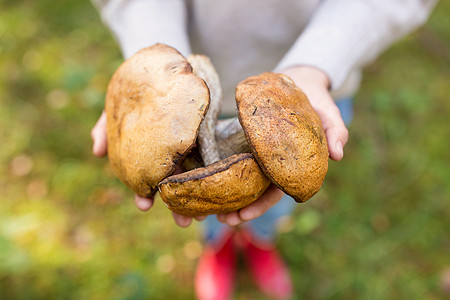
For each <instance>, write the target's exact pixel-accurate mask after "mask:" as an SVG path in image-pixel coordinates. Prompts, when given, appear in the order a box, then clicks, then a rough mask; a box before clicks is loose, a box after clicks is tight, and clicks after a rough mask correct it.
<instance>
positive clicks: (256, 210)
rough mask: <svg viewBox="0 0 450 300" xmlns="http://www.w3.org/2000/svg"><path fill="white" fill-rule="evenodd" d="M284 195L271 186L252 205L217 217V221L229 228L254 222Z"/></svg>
mask: <svg viewBox="0 0 450 300" xmlns="http://www.w3.org/2000/svg"><path fill="white" fill-rule="evenodd" d="M283 196H284V193H283V191H281V190H280V189H278V188H277V187H276V186H275V185H273V184H271V185H270V186H269V188H268V189H267V190H266V191H265V192H264V194H262V195H261V197H259V198H258V200H256V201H255V202H253V203H252V204H250V205H248V206H246V207H244V208H242V209H240V210H238V211H233V212H229V213H226V214H219V215H217V219H218V220H219V221H220V222H222V223H225V224H227V225H229V226H237V225H239V224H242V223H244V222H247V221H250V220H253V219H255V218H257V217H260V216H262V215H263V214H264V213H265V212H266V211H267V210H268V209H269V208H271V207H272V206H274V205H275V204H277V203H278V201H280V200H281V198H283Z"/></svg>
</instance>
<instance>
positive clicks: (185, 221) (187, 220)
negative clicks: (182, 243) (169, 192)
mask: <svg viewBox="0 0 450 300" xmlns="http://www.w3.org/2000/svg"><path fill="white" fill-rule="evenodd" d="M172 216H173V219H174V220H175V223H177V225H178V226H180V227H183V228H186V227H188V226H189V225H191V223H192V217H186V216H182V215H179V214H177V213H174V212H172Z"/></svg>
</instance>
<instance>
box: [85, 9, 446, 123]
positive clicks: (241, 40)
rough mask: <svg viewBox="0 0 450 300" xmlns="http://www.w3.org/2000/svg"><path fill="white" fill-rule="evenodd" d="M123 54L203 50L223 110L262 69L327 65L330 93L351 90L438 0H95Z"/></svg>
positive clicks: (229, 107)
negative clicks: (164, 48) (163, 47)
mask: <svg viewBox="0 0 450 300" xmlns="http://www.w3.org/2000/svg"><path fill="white" fill-rule="evenodd" d="M93 1H94V3H95V4H96V5H97V7H98V8H99V10H100V12H101V16H102V19H103V21H104V22H105V23H106V24H107V25H108V26H109V28H110V29H111V31H112V32H113V34H114V35H115V37H116V38H117V40H118V42H119V44H120V46H121V49H122V52H123V55H124V57H125V58H127V57H130V56H131V55H133V54H134V53H135V52H137V51H138V50H140V49H141V48H143V47H146V46H150V45H152V44H154V43H165V44H168V45H170V46H173V47H174V48H176V49H177V50H178V51H180V52H181V53H182V54H184V55H188V54H190V53H191V52H192V53H198V54H206V55H208V56H209V57H210V58H211V60H212V62H213V64H214V65H215V67H216V68H217V71H218V73H219V75H220V78H221V82H222V85H223V89H224V94H225V99H224V104H223V108H222V113H224V114H234V113H235V104H234V88H235V86H236V84H237V83H238V82H239V81H241V80H243V79H245V78H247V77H249V76H251V75H256V74H259V73H261V72H264V71H281V70H283V69H285V68H287V67H290V66H295V65H307V66H313V67H316V68H318V69H320V70H322V71H324V72H325V73H326V74H327V75H328V77H329V79H330V82H331V89H332V93H333V96H334V97H335V99H339V98H341V97H346V96H351V95H353V94H354V93H355V92H356V90H357V89H358V87H359V83H360V74H361V68H362V67H363V66H364V65H365V64H367V63H369V62H371V61H372V60H373V59H375V58H376V57H377V55H379V54H380V53H381V52H382V51H383V50H384V49H386V48H387V47H388V46H389V45H391V44H392V43H393V42H395V41H396V40H398V39H399V38H401V37H403V36H404V35H406V34H408V33H409V32H411V31H412V30H414V29H415V28H417V27H418V26H420V25H422V24H423V23H424V22H425V21H426V20H427V18H428V16H429V14H430V12H431V10H432V9H433V7H434V6H435V4H436V2H437V0H324V1H319V0H303V1H302V0H226V1H225V0H224V1H219V0H110V1H105V0H93Z"/></svg>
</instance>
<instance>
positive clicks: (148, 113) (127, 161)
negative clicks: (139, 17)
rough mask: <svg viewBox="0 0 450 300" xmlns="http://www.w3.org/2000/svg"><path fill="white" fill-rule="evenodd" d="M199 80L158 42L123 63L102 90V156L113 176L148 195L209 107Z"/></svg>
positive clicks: (184, 150)
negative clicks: (105, 146) (104, 123)
mask: <svg viewBox="0 0 450 300" xmlns="http://www.w3.org/2000/svg"><path fill="white" fill-rule="evenodd" d="M209 101H210V100H209V90H208V87H207V86H206V84H205V82H204V81H203V80H202V79H201V78H199V77H198V76H197V75H195V74H194V73H192V68H191V66H190V65H189V63H188V62H187V60H186V59H185V58H184V57H183V56H182V55H181V54H180V53H179V52H178V51H176V50H175V49H173V48H171V47H168V46H166V45H163V44H156V45H154V46H152V47H149V48H145V49H143V50H141V51H139V52H138V53H137V54H135V55H134V56H132V57H131V58H129V59H128V60H126V61H125V62H124V63H123V64H122V65H121V66H120V67H119V68H118V70H117V71H116V72H115V73H114V75H113V77H112V79H111V81H110V83H109V85H108V89H107V94H106V101H105V110H106V116H107V138H108V156H109V161H110V164H111V167H112V169H113V171H114V173H115V174H116V176H117V177H118V178H119V179H120V180H121V181H122V182H124V183H125V184H126V185H127V186H128V187H130V188H131V189H132V190H133V191H135V192H136V193H137V194H138V195H141V196H145V197H150V196H152V195H153V194H154V193H155V192H156V191H157V186H158V183H159V182H160V181H161V180H163V179H164V178H166V177H167V176H170V175H171V174H173V173H174V172H175V170H176V169H177V168H178V166H179V165H180V164H181V163H182V161H183V159H184V158H185V156H186V155H187V154H188V153H189V152H190V150H191V149H192V148H193V147H194V145H195V144H196V140H197V136H198V132H199V127H200V124H201V123H202V121H203V118H204V117H205V114H206V112H207V109H208V106H209Z"/></svg>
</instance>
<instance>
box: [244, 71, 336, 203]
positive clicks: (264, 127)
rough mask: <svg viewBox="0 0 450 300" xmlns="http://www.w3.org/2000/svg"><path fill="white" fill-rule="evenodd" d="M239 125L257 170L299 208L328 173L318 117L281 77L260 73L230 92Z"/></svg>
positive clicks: (290, 84)
mask: <svg viewBox="0 0 450 300" xmlns="http://www.w3.org/2000/svg"><path fill="white" fill-rule="evenodd" d="M236 101H237V105H238V111H239V121H240V122H241V124H242V127H243V129H244V133H245V136H246V138H247V141H248V143H249V145H250V147H251V148H252V152H253V154H254V155H255V158H256V160H257V161H258V163H259V165H260V167H261V168H262V169H263V171H264V173H265V174H266V175H267V176H268V177H269V178H271V180H272V182H273V183H275V184H276V185H277V186H278V187H279V188H280V189H281V190H283V191H284V192H285V193H287V194H289V195H291V196H292V197H293V198H294V199H295V200H296V201H297V202H304V201H306V200H308V199H309V198H311V197H312V196H313V195H314V194H315V193H317V192H318V191H319V190H320V188H321V186H322V183H323V180H324V178H325V175H326V173H327V170H328V147H327V140H326V137H325V133H324V130H323V128H322V124H321V121H320V118H319V116H318V115H317V113H316V112H315V111H314V109H313V108H312V107H311V105H310V103H309V101H308V99H307V97H306V95H305V94H304V93H303V92H302V90H301V89H299V88H298V87H297V86H296V85H295V83H294V82H293V81H292V80H291V79H290V78H289V77H288V76H285V75H282V74H275V73H263V74H260V75H258V76H253V77H250V78H248V79H246V80H244V81H242V82H241V83H239V84H238V86H237V87H236Z"/></svg>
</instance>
